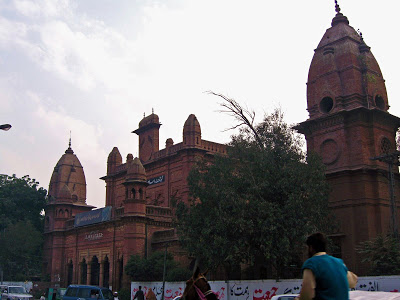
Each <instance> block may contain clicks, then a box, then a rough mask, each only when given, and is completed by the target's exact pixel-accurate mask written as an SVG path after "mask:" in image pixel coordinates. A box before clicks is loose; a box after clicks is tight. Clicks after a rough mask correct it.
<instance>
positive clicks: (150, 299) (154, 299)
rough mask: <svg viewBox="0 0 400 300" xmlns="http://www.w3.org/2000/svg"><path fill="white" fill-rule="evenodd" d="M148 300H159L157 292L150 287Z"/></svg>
mask: <svg viewBox="0 0 400 300" xmlns="http://www.w3.org/2000/svg"><path fill="white" fill-rule="evenodd" d="M146 300H157V297H156V294H154V292H153V290H152V289H151V288H149V290H148V291H147V294H146Z"/></svg>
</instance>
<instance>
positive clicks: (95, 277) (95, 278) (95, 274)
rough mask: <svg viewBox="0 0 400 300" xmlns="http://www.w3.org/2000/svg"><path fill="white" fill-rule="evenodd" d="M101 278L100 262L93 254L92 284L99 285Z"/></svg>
mask: <svg viewBox="0 0 400 300" xmlns="http://www.w3.org/2000/svg"><path fill="white" fill-rule="evenodd" d="M99 279H100V264H99V259H98V258H97V256H96V255H95V256H93V258H92V261H91V274H90V284H91V285H99Z"/></svg>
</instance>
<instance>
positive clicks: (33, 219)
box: [0, 175, 47, 280]
mask: <svg viewBox="0 0 400 300" xmlns="http://www.w3.org/2000/svg"><path fill="white" fill-rule="evenodd" d="M46 193H47V192H46V190H45V189H43V188H41V187H39V182H37V181H36V180H35V179H31V178H30V177H29V176H28V175H26V176H23V177H22V178H17V177H16V176H15V175H12V176H8V175H0V245H1V247H0V267H2V269H3V271H4V278H5V279H6V280H26V279H30V277H31V276H37V275H40V273H41V265H42V257H41V254H42V245H43V238H42V233H43V215H42V211H43V209H44V208H45V205H46Z"/></svg>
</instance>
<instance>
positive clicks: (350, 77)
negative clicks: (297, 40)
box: [307, 5, 389, 119]
mask: <svg viewBox="0 0 400 300" xmlns="http://www.w3.org/2000/svg"><path fill="white" fill-rule="evenodd" d="M336 12H337V14H336V16H335V17H334V18H333V20H332V27H330V28H328V29H327V30H326V32H325V34H324V36H323V37H322V39H321V41H320V42H319V44H318V47H317V49H315V53H314V56H313V59H312V62H311V65H310V69H309V72H308V82H307V106H308V108H307V110H308V111H309V115H310V118H311V119H314V118H319V117H321V116H323V115H325V114H328V113H334V112H337V111H339V110H352V109H355V108H359V107H366V108H375V107H378V108H379V109H382V110H387V108H388V107H389V105H388V102H387V93H386V86H385V81H384V79H383V76H382V72H381V70H380V68H379V65H378V63H377V61H376V59H375V57H374V56H373V54H372V53H371V51H370V47H368V46H367V45H366V44H365V42H364V40H363V38H362V36H361V33H357V32H356V30H354V28H353V27H351V26H350V25H349V21H348V19H347V18H346V17H345V16H343V14H341V13H340V8H339V6H338V5H336ZM369 78H372V79H371V80H369ZM375 95H379V96H380V97H381V98H379V99H382V101H380V102H379V101H378V102H379V103H381V102H383V103H382V104H380V107H379V106H378V105H376V104H375V102H374V101H373V100H372V99H374V97H375Z"/></svg>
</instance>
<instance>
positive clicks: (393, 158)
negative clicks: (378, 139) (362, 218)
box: [370, 151, 400, 240]
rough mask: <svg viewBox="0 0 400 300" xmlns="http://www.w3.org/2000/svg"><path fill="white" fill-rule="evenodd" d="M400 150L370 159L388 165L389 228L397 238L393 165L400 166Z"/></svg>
mask: <svg viewBox="0 0 400 300" xmlns="http://www.w3.org/2000/svg"><path fill="white" fill-rule="evenodd" d="M399 157H400V151H394V152H392V153H386V154H382V155H380V156H375V157H371V158H370V159H371V160H379V161H381V162H384V163H386V164H387V165H388V173H389V178H388V179H389V194H390V216H391V222H390V225H391V229H392V232H393V235H394V237H395V238H396V239H397V240H399V227H398V224H397V205H396V195H395V193H394V175H393V166H400V162H399Z"/></svg>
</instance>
